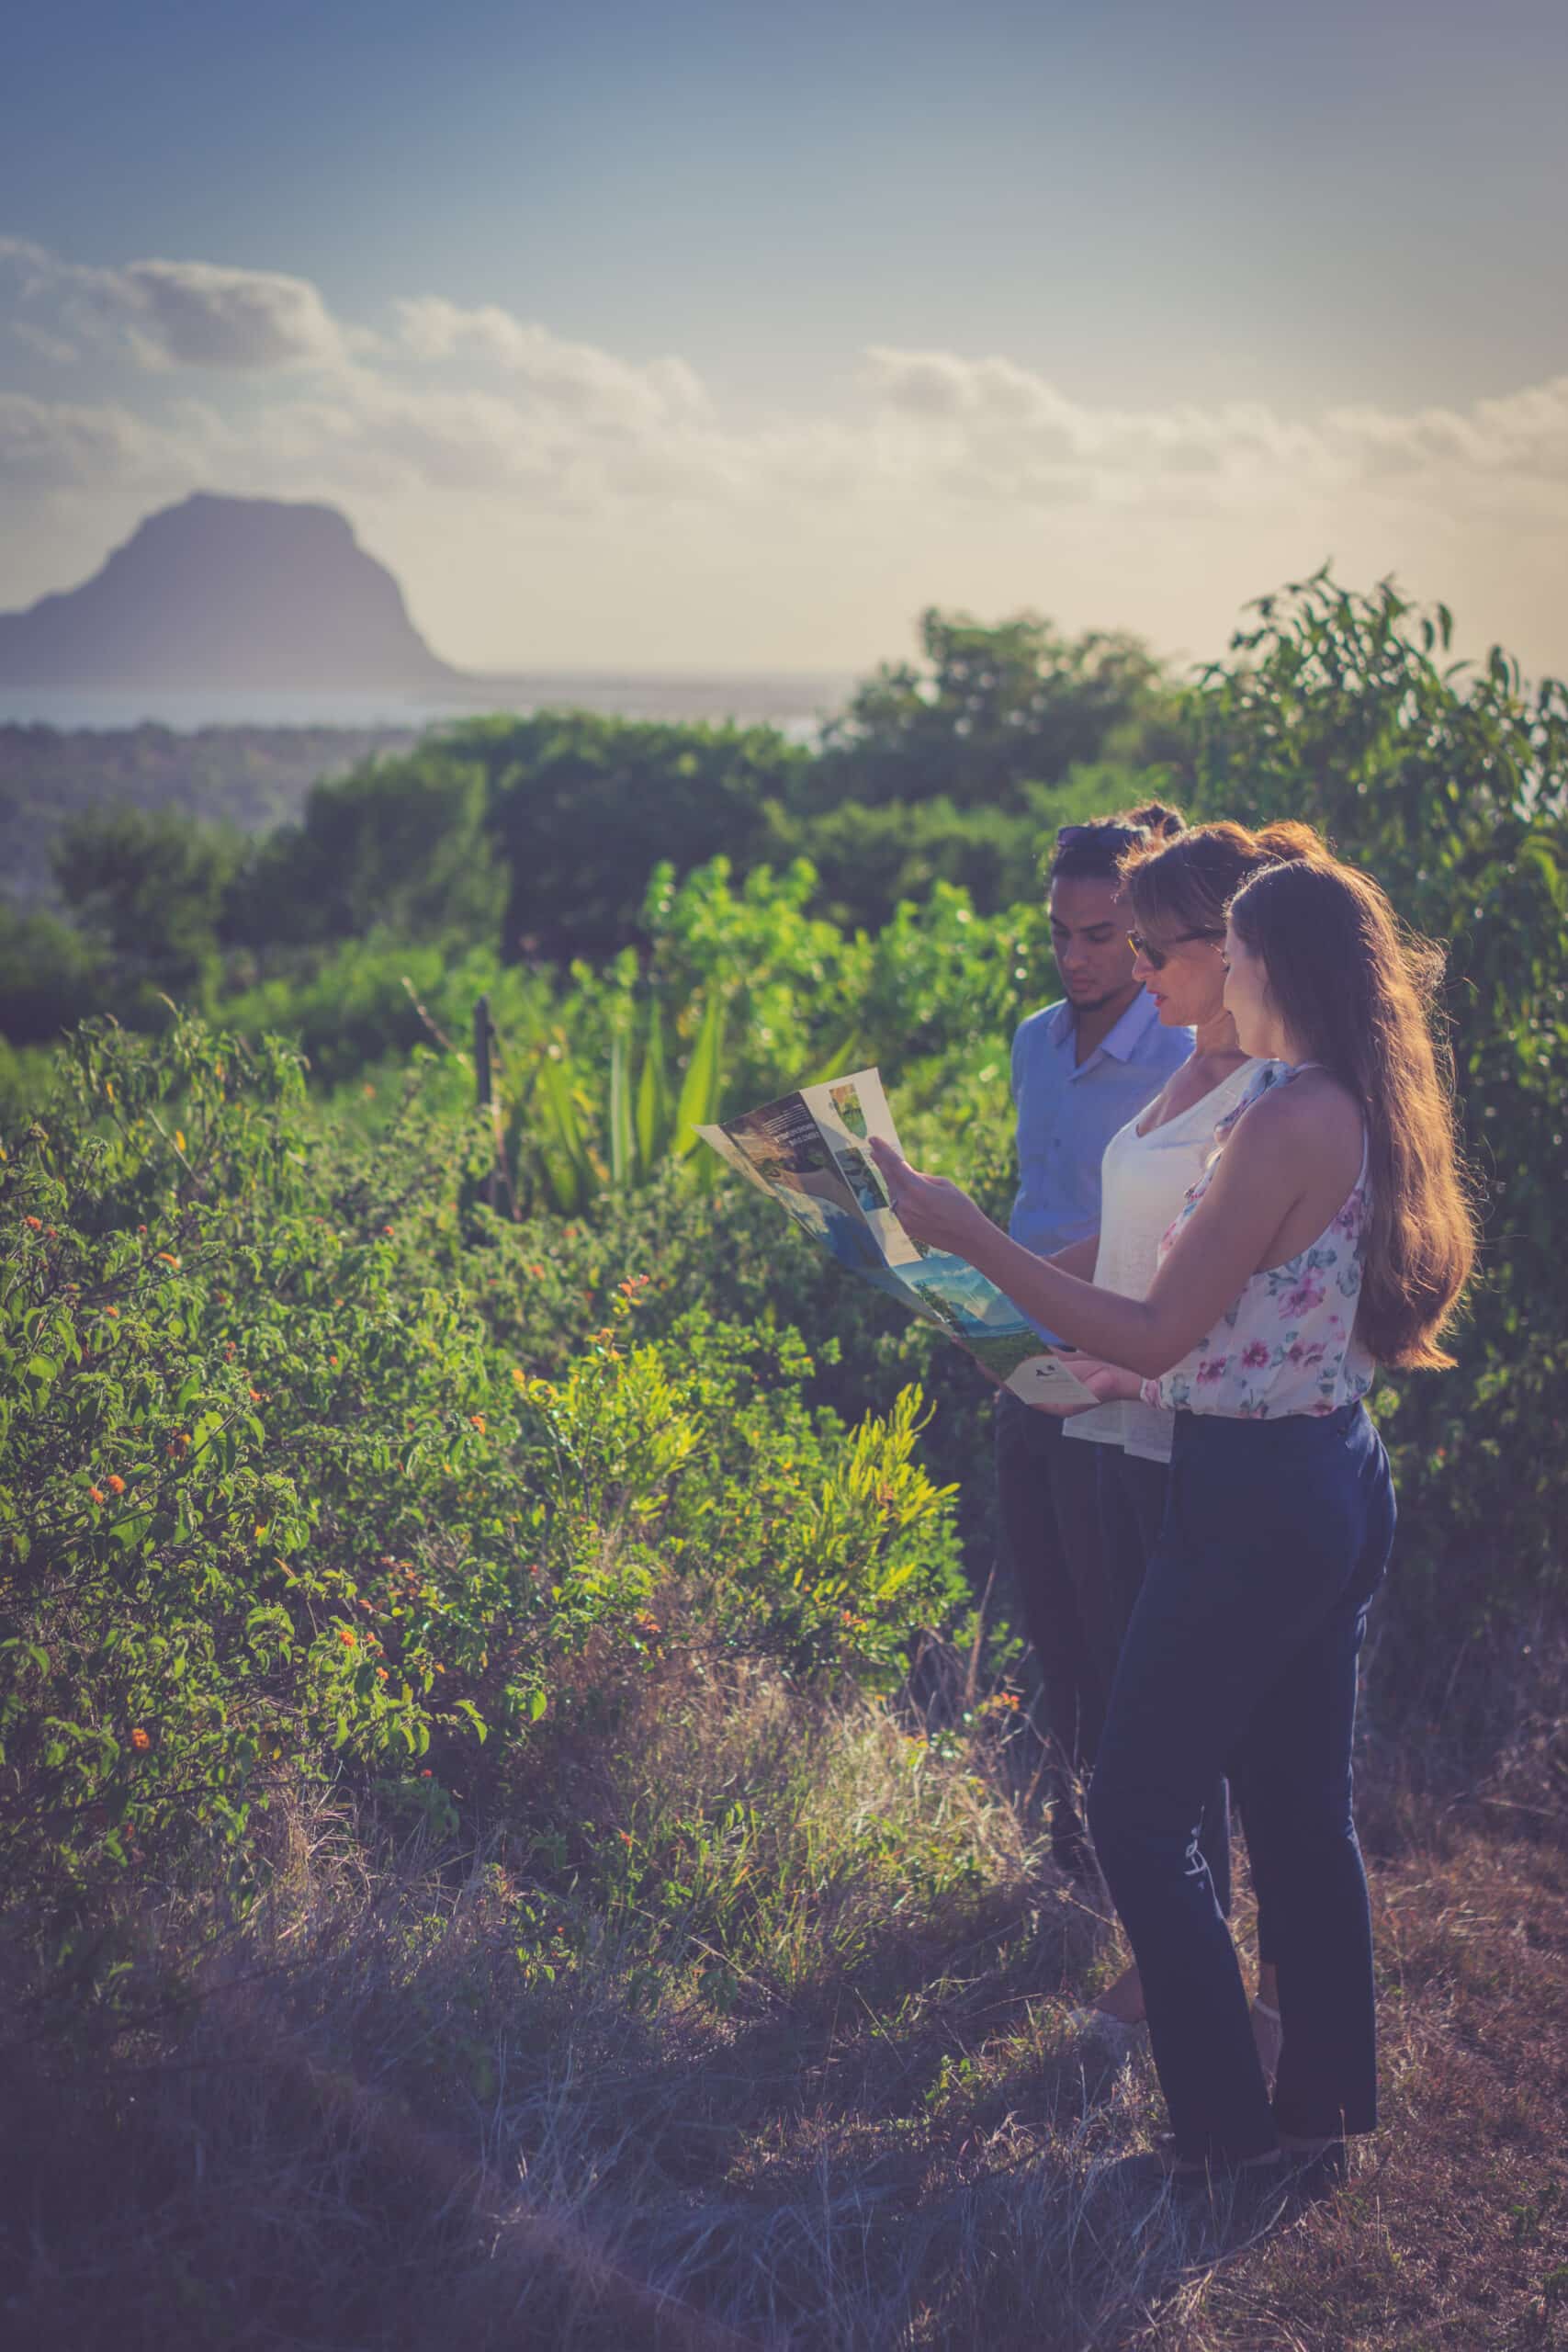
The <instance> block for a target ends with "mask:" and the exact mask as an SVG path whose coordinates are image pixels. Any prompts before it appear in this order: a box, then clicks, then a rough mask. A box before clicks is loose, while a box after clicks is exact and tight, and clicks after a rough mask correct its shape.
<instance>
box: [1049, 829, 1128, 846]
mask: <svg viewBox="0 0 1568 2352" xmlns="http://www.w3.org/2000/svg"><path fill="white" fill-rule="evenodd" d="M1147 840H1148V833H1147V831H1146V830H1145V827H1143V826H1142V825H1058V827H1057V828H1056V847H1057V848H1058V849H1071V848H1072V847H1073V845H1074V843H1075V842H1092V843H1093V844H1094V846H1095V847H1096V848H1097V849H1104V850H1113V849H1118V850H1120V849H1131V848H1132V846H1133V844H1134V842H1146V841H1147Z"/></svg>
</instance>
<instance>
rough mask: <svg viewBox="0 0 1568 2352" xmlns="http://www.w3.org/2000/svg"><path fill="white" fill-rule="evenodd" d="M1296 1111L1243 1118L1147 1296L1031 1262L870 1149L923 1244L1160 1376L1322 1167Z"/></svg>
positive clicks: (977, 1214) (945, 1188)
mask: <svg viewBox="0 0 1568 2352" xmlns="http://www.w3.org/2000/svg"><path fill="white" fill-rule="evenodd" d="M1293 1107H1294V1106H1292V1105H1290V1104H1288V1103H1274V1102H1271V1101H1270V1100H1269V1098H1268V1097H1265V1098H1264V1099H1263V1100H1262V1101H1261V1102H1259V1103H1256V1104H1254V1106H1253V1108H1252V1109H1251V1110H1250V1111H1249V1112H1248V1113H1247V1115H1246V1116H1245V1117H1244V1118H1243V1119H1242V1120H1241V1122H1240V1124H1239V1125H1237V1127H1236V1128H1235V1132H1234V1134H1233V1135H1232V1136H1231V1138H1230V1141H1229V1142H1228V1143H1227V1145H1226V1146H1225V1148H1224V1152H1223V1153H1222V1154H1221V1157H1220V1161H1219V1165H1218V1166H1217V1167H1216V1169H1215V1170H1214V1173H1213V1178H1212V1179H1211V1181H1210V1184H1209V1188H1208V1190H1207V1192H1206V1193H1204V1195H1203V1197H1202V1199H1201V1201H1200V1202H1199V1204H1198V1205H1197V1207H1196V1209H1194V1211H1193V1213H1192V1215H1191V1216H1190V1218H1189V1219H1188V1221H1187V1224H1186V1225H1185V1226H1184V1227H1183V1228H1182V1231H1181V1234H1180V1237H1179V1239H1178V1240H1177V1242H1176V1243H1175V1245H1174V1247H1173V1248H1172V1249H1171V1250H1170V1252H1169V1255H1168V1257H1167V1258H1166V1260H1165V1262H1164V1264H1163V1265H1162V1266H1161V1267H1160V1269H1159V1272H1158V1273H1157V1274H1156V1276H1155V1279H1154V1283H1153V1284H1152V1285H1151V1287H1150V1290H1149V1294H1148V1296H1147V1297H1146V1298H1122V1296H1120V1295H1119V1294H1118V1293H1116V1292H1115V1291H1109V1290H1098V1289H1096V1287H1095V1285H1094V1284H1093V1283H1090V1282H1086V1281H1084V1280H1083V1279H1082V1278H1081V1276H1077V1275H1075V1274H1072V1273H1069V1272H1064V1271H1063V1270H1062V1268H1061V1267H1059V1266H1056V1265H1053V1264H1052V1263H1051V1261H1049V1260H1048V1259H1043V1258H1036V1257H1034V1256H1033V1255H1032V1253H1031V1251H1029V1250H1024V1249H1021V1247H1020V1245H1019V1244H1018V1243H1017V1242H1016V1241H1012V1240H1010V1239H1009V1238H1008V1236H1007V1235H1006V1234H1005V1233H1003V1232H1002V1231H1001V1230H1000V1229H999V1228H998V1227H997V1226H994V1225H993V1224H992V1223H991V1220H990V1218H989V1217H988V1216H986V1215H985V1213H984V1211H983V1210H981V1209H979V1208H977V1207H976V1204H975V1203H974V1202H973V1201H972V1200H971V1199H970V1198H969V1196H968V1194H967V1193H964V1192H961V1191H960V1189H959V1187H958V1186H957V1185H956V1184H950V1183H949V1182H947V1180H946V1179H945V1178H944V1177H941V1176H922V1175H920V1174H919V1172H918V1171H917V1170H915V1169H913V1168H911V1167H910V1166H909V1165H908V1161H907V1160H904V1159H900V1158H899V1156H898V1154H897V1152H895V1151H893V1150H891V1149H890V1148H888V1147H887V1146H886V1144H881V1143H877V1142H873V1144H872V1149H873V1151H874V1154H875V1156H876V1161H877V1165H878V1167H879V1168H880V1169H881V1170H882V1172H883V1174H884V1175H885V1176H886V1179H887V1182H888V1185H889V1188H890V1190H891V1192H892V1195H893V1206H894V1208H895V1210H896V1211H897V1215H898V1217H899V1219H900V1221H901V1222H902V1223H903V1225H904V1226H905V1227H906V1228H907V1229H908V1232H910V1233H911V1234H912V1235H913V1236H914V1237H915V1238H916V1239H917V1240H919V1241H930V1242H933V1243H934V1244H935V1245H936V1246H937V1247H938V1248H940V1249H945V1250H952V1251H953V1254H954V1256H956V1257H960V1258H964V1259H966V1260H967V1261H968V1262H969V1264H970V1265H972V1266H974V1267H976V1269H977V1270H978V1271H979V1272H981V1273H983V1274H985V1275H986V1276H987V1278H988V1279H989V1280H990V1281H991V1282H994V1283H996V1285H997V1287H998V1290H1001V1291H1005V1292H1006V1294H1007V1295H1008V1297H1009V1298H1010V1299H1011V1300H1012V1302H1013V1304H1014V1306H1018V1307H1021V1309H1022V1311H1023V1312H1024V1314H1026V1315H1027V1316H1028V1317H1030V1318H1031V1320H1032V1321H1033V1322H1037V1323H1043V1324H1045V1325H1047V1326H1048V1327H1049V1328H1050V1329H1052V1330H1053V1331H1059V1332H1060V1333H1061V1334H1062V1337H1063V1338H1064V1339H1065V1340H1068V1341H1070V1342H1071V1344H1072V1345H1073V1346H1074V1347H1077V1348H1082V1349H1084V1350H1086V1351H1088V1353H1089V1354H1090V1355H1093V1356H1097V1357H1099V1358H1100V1360H1101V1361H1102V1362H1104V1363H1109V1364H1122V1365H1125V1366H1126V1367H1127V1369H1128V1370H1129V1371H1132V1372H1136V1373H1139V1374H1142V1375H1143V1376H1144V1377H1145V1378H1147V1379H1157V1378H1158V1377H1159V1375H1160V1374H1162V1373H1166V1372H1168V1371H1169V1370H1170V1367H1171V1365H1172V1364H1173V1363H1180V1361H1181V1359H1182V1357H1183V1356H1184V1355H1186V1354H1187V1353H1188V1352H1189V1351H1190V1349H1192V1348H1194V1347H1195V1346H1196V1345H1197V1343H1198V1341H1199V1340H1201V1338H1202V1337H1203V1335H1204V1333H1205V1332H1206V1331H1208V1330H1210V1329H1212V1328H1213V1325H1214V1324H1215V1323H1216V1322H1218V1320H1219V1318H1220V1317H1221V1316H1222V1315H1223V1314H1224V1311H1225V1309H1226V1307H1227V1306H1230V1304H1231V1302H1232V1300H1233V1299H1234V1298H1235V1296H1236V1295H1237V1294H1238V1293H1239V1292H1240V1290H1241V1289H1242V1287H1243V1285H1244V1284H1245V1283H1246V1282H1247V1279H1248V1277H1249V1276H1250V1275H1252V1274H1254V1273H1256V1272H1257V1271H1258V1267H1259V1266H1261V1265H1264V1264H1267V1263H1268V1262H1269V1259H1268V1251H1269V1244H1270V1242H1271V1241H1272V1240H1273V1239H1274V1238H1275V1236H1276V1235H1277V1234H1278V1232H1279V1230H1280V1227H1281V1225H1282V1224H1283V1223H1284V1221H1285V1219H1286V1217H1287V1216H1289V1215H1290V1212H1291V1210H1292V1208H1293V1207H1294V1206H1295V1204H1296V1203H1297V1202H1298V1201H1299V1200H1300V1199H1301V1197H1302V1194H1303V1191H1304V1190H1305V1189H1306V1186H1307V1184H1308V1183H1309V1182H1311V1180H1312V1178H1313V1176H1314V1174H1315V1172H1316V1163H1317V1159H1318V1158H1319V1157H1321V1156H1322V1152H1323V1149H1324V1148H1325V1147H1324V1143H1323V1141H1322V1140H1318V1141H1317V1142H1316V1143H1315V1145H1314V1135H1317V1134H1320V1131H1318V1130H1314V1125H1313V1124H1312V1123H1310V1122H1306V1121H1303V1120H1302V1119H1301V1118H1299V1117H1297V1116H1295V1115H1293ZM1259 1113H1266V1114H1268V1115H1266V1116H1263V1117H1259V1115H1258V1114H1259ZM1281 1113H1283V1114H1285V1115H1283V1116H1281V1115H1280V1114H1281ZM1328 1148H1332V1139H1330V1141H1329V1146H1328Z"/></svg>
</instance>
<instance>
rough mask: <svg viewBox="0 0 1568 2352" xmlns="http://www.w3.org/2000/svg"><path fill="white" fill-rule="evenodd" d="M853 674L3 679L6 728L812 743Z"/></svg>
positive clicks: (0, 709)
mask: <svg viewBox="0 0 1568 2352" xmlns="http://www.w3.org/2000/svg"><path fill="white" fill-rule="evenodd" d="M852 683H853V682H852V680H851V679H850V678H848V677H829V676H825V675H823V676H818V675H810V676H807V675H802V674H798V673H788V674H784V675H779V676H767V675H758V676H751V677H742V676H728V677H707V678H705V677H696V676H691V677H678V676H669V677H648V676H632V675H626V676H622V675H617V674H615V673H611V672H581V673H573V672H569V671H562V672H558V673H546V672H538V673H520V674H518V675H516V676H511V677H495V678H487V677H475V678H474V679H472V680H471V681H468V680H466V681H465V682H464V684H463V685H462V686H461V687H460V688H457V689H452V690H449V691H448V690H445V689H444V690H442V691H441V692H439V693H435V694H432V693H428V692H425V693H418V694H403V693H400V692H398V691H397V690H396V689H393V688H382V687H367V688H355V689H343V690H339V691H334V692H330V693H327V692H321V693H296V692H289V691H283V690H279V691H267V692H261V691H257V690H254V689H251V690H244V691H239V690H235V691H230V690H220V689H209V688H205V687H199V686H191V687H183V686H182V687H157V688H146V687H134V686H91V687H89V686H70V687H67V686H53V687H49V686H39V687H28V686H6V685H0V726H20V727H29V726H30V727H38V726H42V727H55V728H59V729H62V730H65V731H73V730H75V729H79V728H88V729H120V728H130V727H141V726H147V725H152V726H159V727H167V728H171V729H174V731H175V733H177V734H191V733H195V732H196V731H197V729H200V728H204V727H344V728H355V729H363V728H370V727H395V728H409V729H424V728H427V727H441V726H450V725H452V724H453V723H454V722H455V721H456V720H458V719H462V718H475V717H478V716H479V714H481V713H488V712H492V711H509V712H514V713H516V714H517V715H519V716H525V715H526V714H527V713H528V712H530V711H535V710H549V709H574V710H591V711H596V712H599V713H601V714H602V715H603V716H604V717H606V718H649V719H666V720H708V721H710V722H713V723H716V724H717V723H721V722H723V721H725V720H731V719H732V720H734V721H736V722H737V723H739V724H741V725H745V726H761V725H768V726H773V727H777V728H778V729H780V730H781V731H782V732H783V733H784V734H786V735H789V736H791V737H793V738H794V739H795V741H799V742H810V741H814V740H815V739H816V737H817V736H818V733H819V732H820V729H821V727H822V725H823V722H824V720H825V719H827V718H830V717H831V716H832V714H833V713H834V712H835V711H836V710H840V709H841V708H842V707H843V705H844V703H845V701H846V700H847V699H848V696H849V694H850V692H851V689H852Z"/></svg>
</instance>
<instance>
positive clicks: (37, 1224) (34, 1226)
mask: <svg viewBox="0 0 1568 2352" xmlns="http://www.w3.org/2000/svg"><path fill="white" fill-rule="evenodd" d="M27 1223H28V1232H29V1233H41V1232H42V1231H43V1219H42V1217H41V1216H30V1217H28V1221H27Z"/></svg>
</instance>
